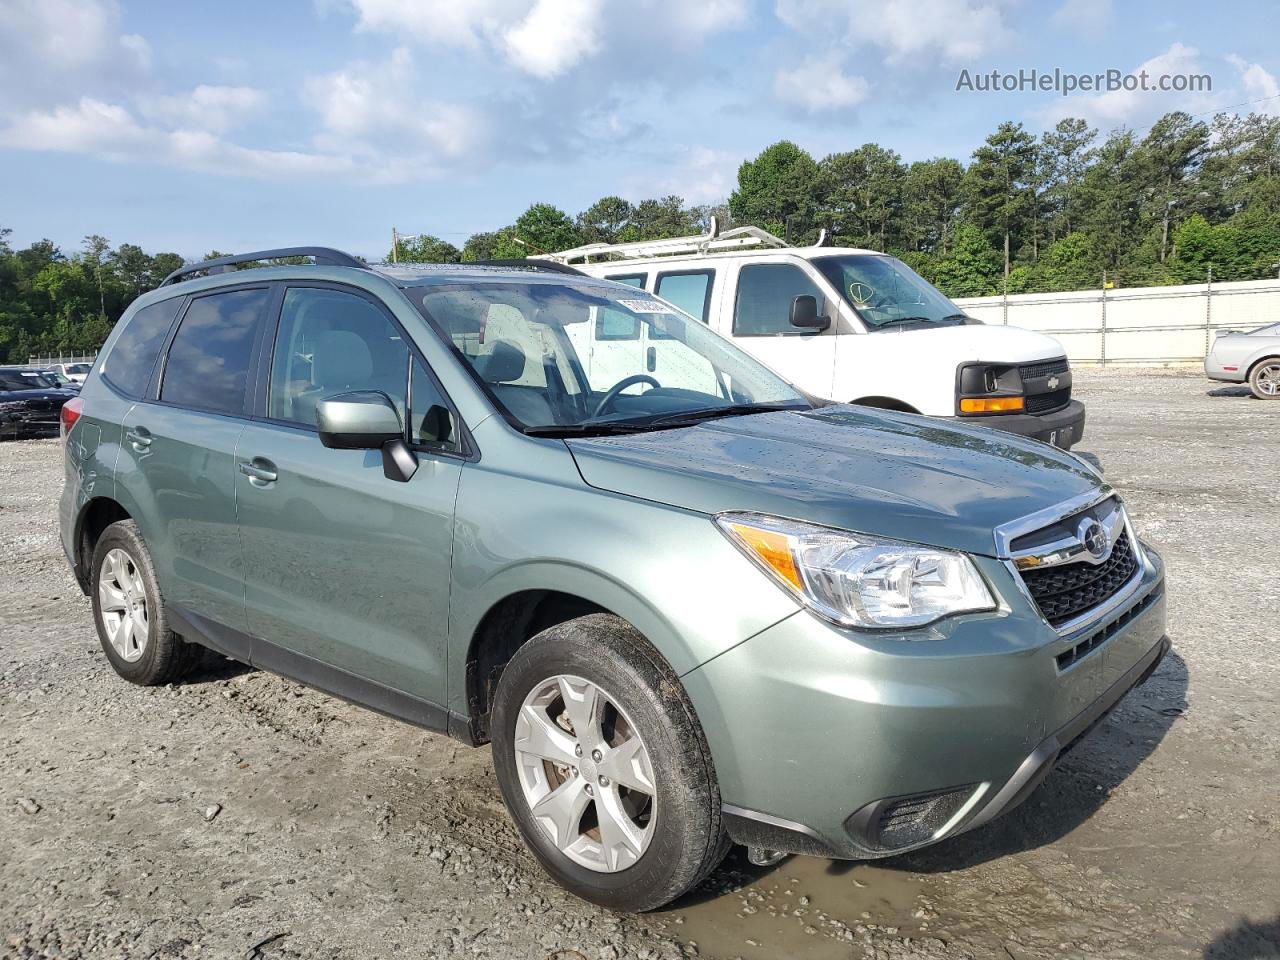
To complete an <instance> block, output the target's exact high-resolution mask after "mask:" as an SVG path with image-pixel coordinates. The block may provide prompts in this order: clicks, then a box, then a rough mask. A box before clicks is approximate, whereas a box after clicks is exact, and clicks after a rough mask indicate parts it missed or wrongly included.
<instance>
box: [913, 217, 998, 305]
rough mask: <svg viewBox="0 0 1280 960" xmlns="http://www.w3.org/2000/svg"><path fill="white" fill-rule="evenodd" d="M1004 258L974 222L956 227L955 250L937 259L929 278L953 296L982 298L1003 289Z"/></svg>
mask: <svg viewBox="0 0 1280 960" xmlns="http://www.w3.org/2000/svg"><path fill="white" fill-rule="evenodd" d="M1000 274H1001V258H1000V254H999V253H998V252H997V251H996V250H995V249H994V248H993V247H992V246H991V244H990V242H989V241H988V240H987V237H986V235H985V234H984V232H983V231H982V230H981V229H980V228H979V227H977V226H975V225H974V224H972V223H964V224H961V225H960V226H959V227H957V228H956V232H955V241H954V243H953V245H952V249H951V252H950V253H949V254H948V255H947V256H945V257H942V258H940V259H938V260H936V261H935V262H934V263H933V265H932V269H931V270H930V272H929V273H928V274H926V276H927V278H928V279H929V280H930V281H932V282H933V283H935V284H936V285H937V286H938V288H939V289H941V290H942V292H943V293H945V294H947V295H948V296H952V297H982V296H989V295H991V294H994V293H998V292H999V291H1000V283H999V279H1000Z"/></svg>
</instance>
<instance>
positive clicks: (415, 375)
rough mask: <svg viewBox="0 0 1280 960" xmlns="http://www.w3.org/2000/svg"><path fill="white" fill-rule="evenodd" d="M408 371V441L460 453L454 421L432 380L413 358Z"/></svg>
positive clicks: (418, 361) (460, 448) (459, 441)
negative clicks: (409, 378)
mask: <svg viewBox="0 0 1280 960" xmlns="http://www.w3.org/2000/svg"><path fill="white" fill-rule="evenodd" d="M410 368H411V370H412V374H411V376H412V379H411V380H410V382H409V391H410V400H409V410H410V413H409V421H410V424H411V426H412V430H411V432H410V436H409V439H410V440H411V441H412V442H413V443H416V444H418V445H420V446H423V447H430V448H432V449H435V450H445V451H448V452H449V453H461V452H462V441H461V438H460V437H459V436H458V424H457V421H456V420H455V419H454V416H453V412H452V411H451V410H450V409H449V405H448V404H447V403H445V400H444V397H442V396H441V395H440V390H439V389H438V388H437V387H436V382H435V380H434V379H433V378H432V377H431V374H429V373H428V372H427V369H426V367H424V366H423V365H422V362H421V361H420V360H419V359H418V358H417V357H414V358H413V360H412V361H411V362H410Z"/></svg>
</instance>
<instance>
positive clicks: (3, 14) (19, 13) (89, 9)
mask: <svg viewBox="0 0 1280 960" xmlns="http://www.w3.org/2000/svg"><path fill="white" fill-rule="evenodd" d="M150 66H151V49H150V47H149V46H148V44H147V41H146V40H144V39H143V38H142V37H140V36H137V35H136V34H126V33H124V32H123V31H122V29H121V21H120V9H119V7H118V6H117V5H116V4H115V3H114V2H113V0H4V2H2V3H0V106H6V105H7V106H10V107H18V108H22V107H30V106H37V105H48V104H52V103H57V102H59V101H60V100H63V99H65V98H66V97H67V96H68V95H77V94H79V93H80V92H82V91H84V90H87V89H91V90H95V91H99V95H102V94H104V93H105V94H108V95H110V94H111V93H113V92H116V91H118V90H120V89H124V88H127V87H129V86H131V85H133V84H135V83H136V82H137V81H138V80H140V79H141V78H143V77H145V76H146V75H147V73H148V71H149V70H150Z"/></svg>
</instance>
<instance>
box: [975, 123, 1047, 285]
mask: <svg viewBox="0 0 1280 960" xmlns="http://www.w3.org/2000/svg"><path fill="white" fill-rule="evenodd" d="M1035 155H1036V141H1035V138H1034V137H1032V136H1031V134H1029V133H1027V132H1026V131H1025V130H1024V129H1022V124H1020V123H1002V124H1000V126H999V128H997V130H996V132H995V133H993V134H992V135H991V136H989V137H987V141H986V143H984V144H983V145H982V146H981V147H979V148H978V149H977V150H975V151H974V153H973V163H972V164H971V165H970V166H969V169H968V171H967V173H966V188H967V189H966V193H967V197H968V204H967V206H968V208H969V216H970V219H971V220H972V222H973V223H975V224H979V225H981V226H982V228H983V232H985V233H986V235H987V237H988V239H989V240H990V241H991V242H992V243H993V244H999V245H1001V246H1002V247H1003V251H1004V275H1005V277H1008V276H1009V266H1010V261H1011V252H1012V250H1014V249H1016V247H1017V241H1018V240H1019V239H1020V238H1021V237H1022V235H1023V234H1024V233H1025V232H1026V230H1027V227H1028V220H1029V214H1030V211H1031V204H1032V191H1031V187H1030V181H1031V179H1032V177H1033V175H1034V172H1035Z"/></svg>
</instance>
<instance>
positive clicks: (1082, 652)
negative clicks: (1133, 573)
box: [1054, 587, 1164, 670]
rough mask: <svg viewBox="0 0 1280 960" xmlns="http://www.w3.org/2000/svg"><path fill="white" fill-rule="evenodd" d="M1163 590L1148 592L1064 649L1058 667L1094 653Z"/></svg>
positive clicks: (1068, 664)
mask: <svg viewBox="0 0 1280 960" xmlns="http://www.w3.org/2000/svg"><path fill="white" fill-rule="evenodd" d="M1163 592H1164V589H1163V588H1162V587H1157V588H1156V589H1154V590H1152V591H1151V592H1150V593H1148V594H1147V595H1146V596H1145V597H1143V598H1142V599H1141V600H1140V601H1139V602H1138V603H1135V604H1134V605H1133V606H1132V607H1130V608H1129V609H1128V610H1126V611H1125V612H1124V613H1122V614H1121V615H1120V616H1118V617H1116V618H1115V619H1114V620H1112V621H1111V622H1110V623H1108V624H1107V625H1106V626H1105V627H1103V628H1102V629H1101V630H1099V631H1098V632H1097V633H1094V634H1092V635H1090V636H1088V637H1085V638H1084V639H1083V640H1081V641H1080V642H1079V643H1077V644H1076V645H1075V646H1073V647H1071V649H1069V650H1063V651H1062V653H1060V654H1058V655H1057V656H1056V657H1055V658H1054V659H1055V660H1056V661H1057V663H1058V669H1059V670H1066V669H1067V668H1068V667H1070V666H1073V665H1074V664H1077V663H1079V662H1080V661H1081V660H1083V659H1084V658H1085V657H1087V656H1088V655H1089V654H1091V653H1093V652H1094V651H1095V650H1097V649H1098V648H1099V647H1101V646H1102V645H1103V644H1104V643H1106V642H1107V641H1108V640H1110V639H1111V638H1112V637H1114V636H1115V635H1116V634H1117V633H1119V632H1120V631H1121V630H1123V629H1124V628H1125V627H1127V626H1128V625H1129V624H1131V623H1132V622H1133V621H1134V620H1135V619H1137V617H1138V616H1139V615H1140V614H1141V613H1142V612H1143V611H1144V610H1146V609H1147V607H1149V606H1151V605H1152V604H1153V603H1155V602H1156V601H1157V600H1159V599H1160V595H1161V594H1162V593H1163Z"/></svg>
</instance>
